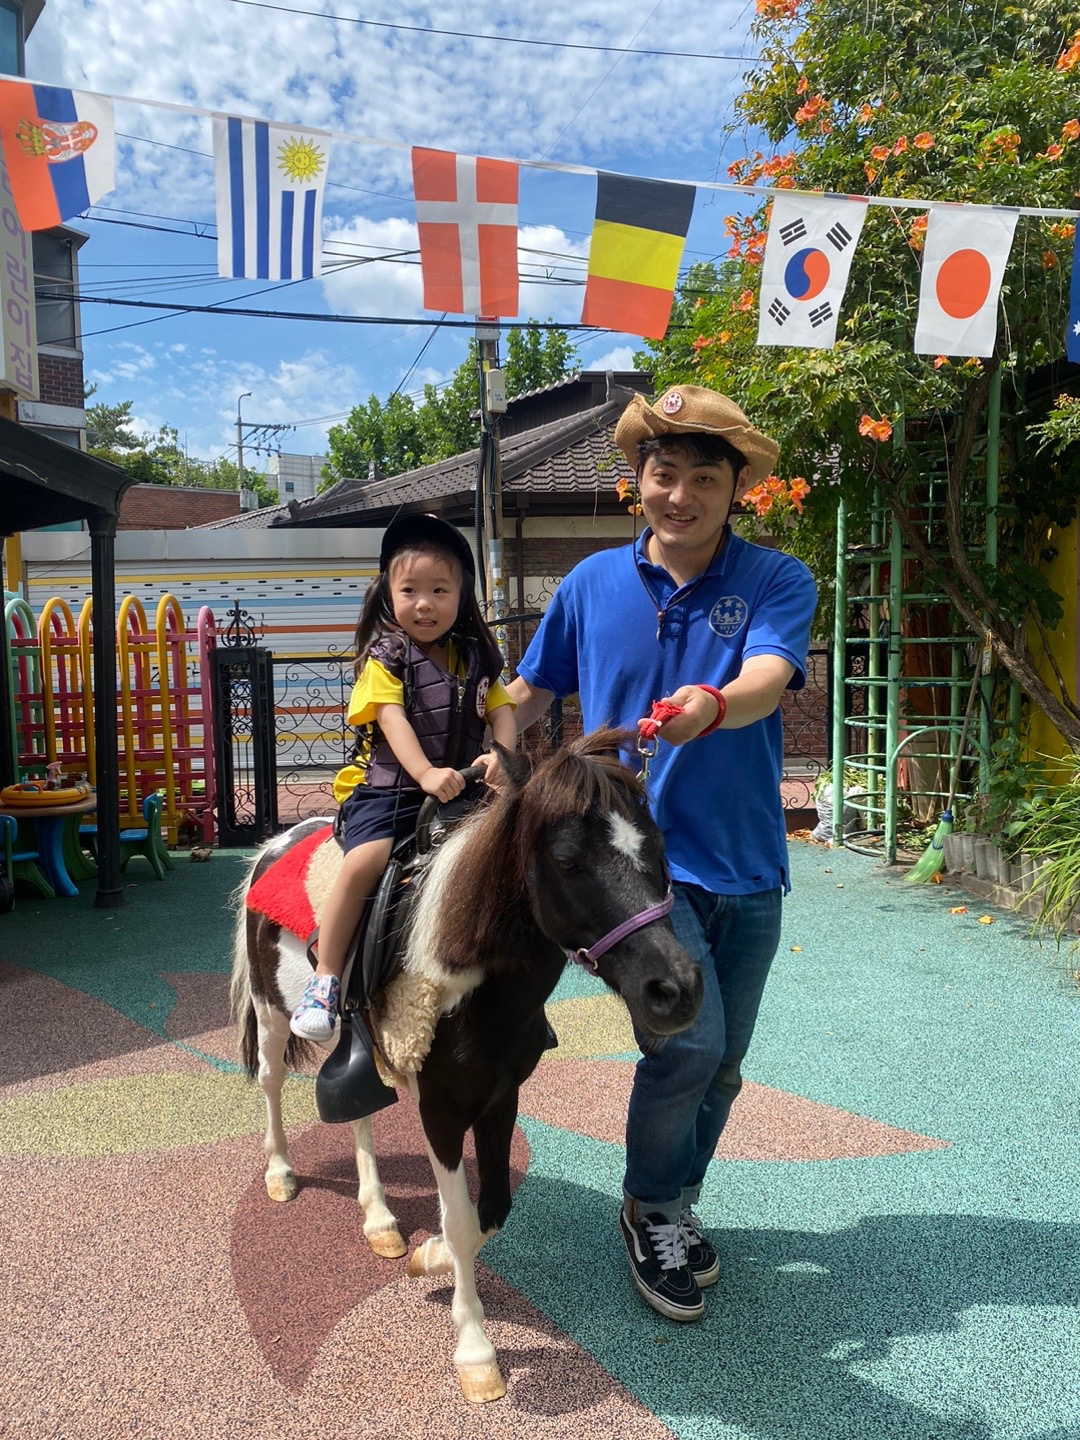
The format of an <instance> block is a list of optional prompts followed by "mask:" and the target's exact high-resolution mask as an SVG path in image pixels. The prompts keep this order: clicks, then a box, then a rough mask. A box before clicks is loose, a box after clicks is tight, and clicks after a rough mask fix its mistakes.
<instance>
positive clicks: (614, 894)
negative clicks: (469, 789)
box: [526, 798, 703, 1041]
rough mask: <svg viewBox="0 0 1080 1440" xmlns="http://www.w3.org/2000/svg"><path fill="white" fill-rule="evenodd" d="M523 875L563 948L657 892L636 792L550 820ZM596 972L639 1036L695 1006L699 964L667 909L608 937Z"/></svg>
mask: <svg viewBox="0 0 1080 1440" xmlns="http://www.w3.org/2000/svg"><path fill="white" fill-rule="evenodd" d="M526 881H527V884H528V887H529V891H530V899H531V901H532V908H533V913H534V915H535V917H536V921H537V924H538V925H539V926H540V928H541V930H543V932H544V934H545V935H547V936H548V938H549V939H551V940H554V941H555V942H556V943H557V944H559V945H561V946H562V947H563V949H565V950H571V951H572V950H578V949H588V948H590V947H591V946H593V945H595V944H597V942H599V941H601V940H603V939H604V937H605V936H607V935H609V934H610V933H611V932H612V931H613V930H615V929H616V928H617V927H618V926H620V925H621V924H623V922H624V921H627V920H630V919H632V918H633V917H635V916H638V915H640V914H642V912H644V911H646V910H648V909H650V908H651V907H652V906H654V905H656V904H658V903H659V902H660V901H662V900H663V899H664V897H665V895H666V894H667V890H668V879H667V870H666V867H665V864H664V847H663V841H662V839H661V836H660V831H659V830H658V829H657V826H656V825H655V823H654V822H653V820H652V818H651V816H650V815H649V812H648V809H647V808H646V806H645V804H644V802H642V801H639V800H637V799H636V798H635V799H631V800H629V801H624V802H622V803H619V804H617V805H616V806H614V807H609V808H601V807H600V806H599V805H596V806H593V807H592V808H591V809H590V810H589V811H588V813H586V814H584V815H582V814H573V813H571V814H567V815H563V816H561V817H559V818H557V819H553V820H549V821H547V822H546V823H544V824H543V825H542V826H541V827H540V829H539V831H538V833H537V836H536V842H535V843H534V844H533V846H532V847H531V853H530V855H529V856H528V857H527V859H526ZM596 971H597V974H598V975H599V976H600V977H601V979H602V980H603V981H604V982H605V984H607V985H609V986H610V987H611V989H612V990H614V991H616V992H617V993H618V994H619V995H620V996H621V997H622V999H623V1000H624V1002H625V1004H626V1007H627V1009H628V1010H629V1012H630V1017H631V1019H632V1020H633V1022H634V1025H635V1028H636V1029H637V1031H638V1032H639V1038H642V1039H644V1040H645V1041H648V1040H649V1039H650V1038H654V1037H661V1036H664V1035H672V1034H675V1033H676V1032H677V1031H679V1030H684V1029H685V1028H686V1027H687V1026H688V1025H689V1024H691V1022H692V1021H693V1020H694V1019H695V1017H696V1016H697V1012H698V1010H699V1009H700V1007H701V999H702V993H703V985H702V979H701V971H700V969H699V968H698V966H697V964H696V963H695V962H694V961H693V960H692V959H691V958H690V956H689V955H688V954H687V953H686V951H685V950H684V949H683V948H682V946H681V945H680V944H679V943H678V941H677V940H676V939H675V935H674V932H673V930H672V928H671V922H670V920H669V919H668V918H667V917H666V916H664V917H662V918H660V919H656V920H651V921H649V922H648V923H647V924H644V925H642V926H641V927H640V928H638V929H634V930H633V931H631V933H630V934H628V935H626V936H625V937H624V938H623V939H621V940H619V941H617V942H616V944H615V945H614V946H613V947H612V948H611V949H610V950H608V951H607V952H606V953H605V954H603V955H601V956H600V958H599V960H598V961H597V966H596Z"/></svg>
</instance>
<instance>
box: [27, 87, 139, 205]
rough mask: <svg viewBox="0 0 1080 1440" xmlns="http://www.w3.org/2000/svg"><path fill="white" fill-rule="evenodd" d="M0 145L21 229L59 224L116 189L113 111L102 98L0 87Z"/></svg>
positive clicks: (44, 89)
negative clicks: (0, 144) (2, 148)
mask: <svg viewBox="0 0 1080 1440" xmlns="http://www.w3.org/2000/svg"><path fill="white" fill-rule="evenodd" d="M0 143H2V144H3V147H4V159H5V160H6V162H7V172H8V179H9V181H10V182H11V193H12V196H13V197H14V200H15V208H16V209H17V210H18V212H19V220H20V221H21V223H22V227H23V229H24V230H47V229H48V228H49V226H50V225H60V224H62V222H63V221H65V220H70V219H71V217H72V216H73V215H80V214H81V213H82V212H83V211H84V210H88V209H89V208H90V206H91V205H93V204H94V203H95V202H96V201H98V200H100V199H101V197H102V196H103V195H107V194H108V193H109V191H110V190H112V189H113V187H114V186H115V184H116V132H115V128H114V126H113V104H112V101H111V100H110V99H109V98H108V96H106V95H89V94H87V93H86V92H85V91H82V90H60V89H58V88H57V87H56V86H55V85H30V84H27V83H26V82H25V81H19V80H0Z"/></svg>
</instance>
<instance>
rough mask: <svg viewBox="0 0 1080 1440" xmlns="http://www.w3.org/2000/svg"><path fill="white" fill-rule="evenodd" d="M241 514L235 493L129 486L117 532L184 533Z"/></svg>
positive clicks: (230, 491) (174, 486)
mask: <svg viewBox="0 0 1080 1440" xmlns="http://www.w3.org/2000/svg"><path fill="white" fill-rule="evenodd" d="M239 513H240V494H239V491H236V490H200V489H195V488H194V487H192V488H191V489H185V488H183V487H182V486H179V485H132V486H131V488H130V489H129V490H126V491H125V492H124V497H123V499H122V500H121V502H120V518H119V520H118V522H117V529H118V530H186V529H187V528H188V526H190V525H206V524H208V523H209V522H210V521H211V520H227V519H228V518H229V516H230V515H239Z"/></svg>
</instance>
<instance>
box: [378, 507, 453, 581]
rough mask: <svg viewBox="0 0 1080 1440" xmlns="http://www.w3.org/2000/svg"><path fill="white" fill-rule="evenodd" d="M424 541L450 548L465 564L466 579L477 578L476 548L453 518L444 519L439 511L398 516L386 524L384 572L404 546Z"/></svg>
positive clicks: (381, 564)
mask: <svg viewBox="0 0 1080 1440" xmlns="http://www.w3.org/2000/svg"><path fill="white" fill-rule="evenodd" d="M424 542H427V543H428V544H429V545H438V546H440V547H441V548H442V549H444V550H449V552H450V554H451V555H453V556H454V557H455V559H456V560H457V561H458V562H459V564H460V565H461V568H462V570H463V571H464V573H465V576H466V579H467V580H468V581H473V580H475V579H476V562H475V561H474V560H473V555H472V551H471V550H470V549H469V542H468V541H467V540H466V539H465V536H464V535H463V534H462V533H461V531H460V530H459V529H458V528H457V527H456V526H455V525H451V524H450V523H449V521H447V520H440V519H439V517H438V515H427V514H412V515H395V516H394V518H393V520H391V521H390V524H389V525H388V526H387V527H386V533H385V534H384V535H383V539H382V546H381V547H380V550H379V570H380V572H381V573H382V574H384V575H385V574H386V571H387V570H388V568H389V566H390V562H391V560H393V558H394V556H395V555H396V554H397V552H398V551H399V550H404V549H405V547H406V546H407V545H416V544H422V543H424Z"/></svg>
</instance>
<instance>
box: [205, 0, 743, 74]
mask: <svg viewBox="0 0 1080 1440" xmlns="http://www.w3.org/2000/svg"><path fill="white" fill-rule="evenodd" d="M233 3H234V4H236V5H250V6H252V7H253V8H255V9H258V10H278V11H280V12H281V13H282V14H284V15H310V16H311V17H312V18H313V19H316V20H337V21H338V22H340V23H341V24H343V25H367V26H369V27H371V28H372V29H375V30H406V31H409V32H410V33H412V34H415V35H449V36H451V37H452V38H453V39H457V40H493V41H496V42H498V43H499V44H502V45H540V46H544V47H545V48H547V49H549V50H600V51H603V52H604V53H605V54H608V55H658V56H661V57H665V58H670V59H672V60H739V61H745V62H746V63H747V64H748V65H765V64H767V63H768V62H767V61H766V60H764V59H763V58H762V57H761V56H758V55H713V54H708V53H705V54H703V53H702V52H701V51H699V50H631V49H628V48H627V47H625V46H621V45H589V44H587V43H586V42H585V41H574V40H535V39H531V38H529V37H527V36H523V35H483V34H480V33H478V32H477V31H475V30H438V29H435V28H434V27H433V26H431V25H402V24H400V23H396V22H392V21H390V20H362V19H359V18H357V17H354V16H352V15H334V14H332V13H330V12H329V11H326V10H301V9H300V8H299V7H298V6H292V5H271V4H270V3H269V0H233ZM639 33H640V32H639ZM635 38H636V37H635Z"/></svg>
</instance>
